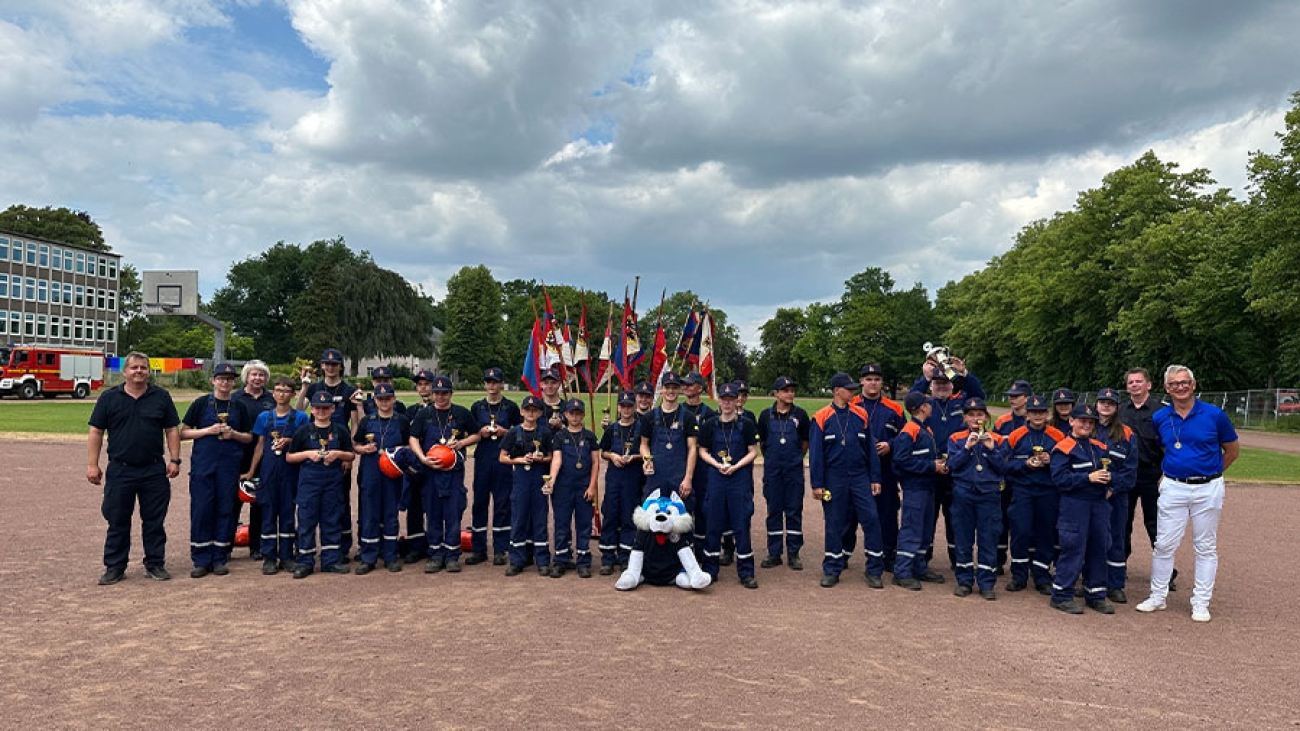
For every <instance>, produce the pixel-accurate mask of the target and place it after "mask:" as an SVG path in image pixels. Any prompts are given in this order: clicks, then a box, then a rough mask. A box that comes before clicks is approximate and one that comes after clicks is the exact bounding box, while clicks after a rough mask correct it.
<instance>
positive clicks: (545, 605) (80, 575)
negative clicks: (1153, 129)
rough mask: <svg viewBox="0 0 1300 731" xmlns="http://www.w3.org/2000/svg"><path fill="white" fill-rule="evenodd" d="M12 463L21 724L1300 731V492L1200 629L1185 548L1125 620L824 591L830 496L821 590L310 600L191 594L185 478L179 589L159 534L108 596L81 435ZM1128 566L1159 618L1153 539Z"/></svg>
mask: <svg viewBox="0 0 1300 731" xmlns="http://www.w3.org/2000/svg"><path fill="white" fill-rule="evenodd" d="M5 413H6V415H7V414H8V413H9V412H7V411H6V412H5ZM188 451H189V450H188V445H187V448H186V453H187V454H186V457H187V458H188ZM0 464H3V465H4V469H3V470H0V495H3V496H4V498H3V505H4V507H5V514H6V519H7V525H8V526H9V536H8V538H7V540H6V541H5V546H6V550H4V551H3V552H0V586H2V587H3V588H4V592H3V598H0V608H2V609H3V616H4V618H5V632H4V633H2V634H0V658H3V662H0V726H3V727H6V728H15V727H20V726H21V727H27V728H93V729H103V728H116V727H122V726H125V727H140V728H163V727H169V728H174V729H178V728H222V729H226V728H231V727H232V726H238V725H247V726H249V727H253V728H344V727H350V728H416V727H419V728H529V729H531V728H606V729H608V728H665V727H675V728H702V727H710V728H717V727H723V728H836V729H844V728H865V727H869V726H874V727H885V728H892V727H903V726H907V727H917V728H952V727H955V728H976V727H980V728H988V727H1023V728H1043V727H1058V726H1061V725H1064V724H1071V725H1074V724H1087V725H1089V726H1090V727H1094V728H1135V727H1140V728H1211V727H1222V728H1260V727H1282V726H1295V725H1297V724H1300V710H1298V707H1297V704H1296V703H1295V701H1294V688H1293V682H1292V681H1293V679H1294V677H1296V675H1297V673H1300V635H1298V634H1297V633H1296V632H1295V627H1294V624H1295V617H1296V612H1295V599H1294V598H1295V597H1296V596H1297V595H1300V574H1298V573H1297V572H1295V571H1293V570H1290V569H1289V568H1287V567H1288V566H1290V563H1289V561H1288V559H1287V558H1286V557H1287V555H1289V554H1288V553H1287V552H1285V550H1281V551H1280V550H1279V548H1284V547H1286V546H1289V545H1290V544H1291V542H1292V537H1293V534H1294V532H1295V531H1294V526H1295V525H1296V524H1297V521H1298V520H1300V490H1297V489H1295V488H1287V487H1275V486H1261V485H1250V484H1243V483H1239V482H1232V483H1230V487H1229V493H1228V502H1227V506H1226V509H1225V511H1224V518H1223V523H1222V526H1221V529H1220V534H1219V545H1220V551H1221V560H1220V568H1219V583H1218V586H1217V588H1216V591H1215V598H1214V604H1213V605H1212V610H1213V612H1214V621H1213V622H1211V623H1209V624H1206V625H1200V624H1194V623H1193V622H1191V620H1190V619H1189V607H1188V596H1189V594H1190V592H1189V591H1188V589H1189V588H1190V576H1189V575H1188V574H1189V573H1190V572H1189V569H1190V568H1191V563H1192V562H1191V556H1190V549H1189V548H1188V547H1187V546H1184V548H1183V550H1182V551H1181V552H1180V554H1179V556H1178V562H1177V564H1178V566H1179V568H1180V569H1182V570H1183V571H1184V579H1183V580H1181V583H1182V586H1181V587H1180V590H1179V591H1178V592H1176V593H1174V594H1173V595H1171V601H1170V608H1169V611H1167V612H1164V613H1158V614H1155V615H1140V614H1138V613H1136V612H1134V611H1133V610H1132V606H1133V603H1130V604H1129V605H1127V606H1121V607H1120V611H1119V613H1118V614H1116V615H1114V616H1103V615H1100V614H1096V613H1094V612H1089V613H1087V614H1085V615H1083V616H1078V617H1075V616H1067V615H1065V614H1062V613H1060V612H1057V611H1054V610H1051V609H1049V608H1048V607H1047V599H1046V598H1045V597H1041V596H1039V595H1037V594H1034V593H1032V592H1027V593H1019V594H1007V593H1005V592H1002V591H999V600H998V601H996V602H987V601H983V600H981V599H980V598H978V597H968V598H964V599H959V598H957V597H954V596H952V594H951V589H952V586H953V584H952V582H951V574H950V573H948V572H947V571H946V566H942V565H941V567H940V568H941V569H943V570H944V573H948V575H949V583H948V584H945V585H942V586H933V585H927V586H926V587H925V589H924V591H921V592H917V593H913V592H909V591H904V590H902V589H899V588H897V587H892V586H888V585H887V586H886V588H885V589H884V590H883V591H873V590H871V589H868V588H867V587H866V585H865V583H864V582H862V581H861V580H860V579H858V578H857V577H858V575H859V574H858V572H860V571H861V568H862V560H861V558H860V557H857V558H855V559H854V560H853V562H852V566H851V568H850V571H849V573H847V574H846V575H845V579H846V580H845V581H843V582H842V583H841V584H840V585H839V586H838V587H836V588H834V589H829V590H828V589H822V588H820V587H818V585H817V581H818V575H819V573H820V572H819V571H817V566H816V564H817V557H818V555H819V553H820V551H819V550H818V549H819V548H820V545H821V525H820V524H821V520H820V509H819V507H818V506H817V505H815V504H813V503H812V502H811V501H809V502H808V503H807V505H806V515H807V517H808V520H807V523H806V528H807V534H808V535H807V537H808V539H809V546H808V548H806V549H805V551H804V555H805V557H806V558H808V559H810V560H809V561H808V563H809V567H808V570H805V571H803V572H794V571H790V570H789V569H787V568H784V567H782V568H776V569H760V570H759V576H758V578H759V582H760V584H761V588H760V589H759V590H758V591H747V590H745V589H743V588H741V587H740V585H739V583H738V582H737V581H736V578H735V574H734V569H733V570H732V572H731V573H728V570H727V569H725V568H724V569H723V572H724V573H723V577H722V581H721V582H720V583H719V584H717V585H715V586H713V587H711V588H709V589H707V590H705V591H704V592H701V593H698V594H689V593H686V592H683V591H681V590H678V589H675V588H653V587H642V588H640V589H638V590H637V591H635V592H631V593H619V592H616V591H615V590H614V589H613V578H614V577H600V576H596V577H594V578H592V579H589V580H584V579H579V578H578V577H577V576H576V575H574V574H572V573H570V574H567V575H566V576H565V577H564V578H562V579H551V578H541V577H538V576H537V575H535V574H524V575H522V576H519V577H514V578H506V577H505V576H503V575H502V570H501V569H500V568H499V567H491V566H474V567H468V568H466V570H465V572H464V573H462V574H460V575H448V574H446V573H441V574H438V575H436V576H426V575H424V574H423V573H421V572H420V571H419V570H418V568H419V567H418V565H416V566H410V567H407V570H406V571H404V572H403V573H400V574H389V573H388V572H386V571H382V570H380V571H377V572H375V573H373V574H370V575H369V576H364V577H358V576H355V575H347V576H325V575H320V574H317V575H314V576H312V577H310V578H308V579H306V580H302V581H294V580H293V579H291V578H290V577H289V576H288V575H286V574H280V575H277V576H272V577H264V576H262V575H261V573H260V570H259V569H260V566H259V565H258V564H255V563H254V562H252V561H250V560H249V559H248V558H247V557H246V556H247V552H246V551H245V550H243V549H239V550H238V552H237V554H236V560H235V561H234V562H233V563H232V572H231V575H230V576H228V577H224V578H223V577H216V576H209V577H207V578H205V579H202V580H193V579H190V578H188V575H187V569H188V561H187V560H186V559H187V555H186V554H187V538H188V536H187V516H188V498H187V491H186V478H185V475H184V474H182V476H181V477H180V478H178V479H177V480H175V481H174V482H173V487H174V495H173V500H172V504H171V511H170V516H169V518H168V522H167V525H168V530H169V541H168V555H169V562H168V565H169V568H170V569H171V571H172V572H173V575H175V576H176V577H177V578H175V579H173V580H172V581H170V582H166V583H159V582H154V581H150V580H149V579H147V578H145V577H144V575H143V568H142V567H141V565H140V564H139V560H140V555H141V554H140V551H139V536H138V523H137V534H136V535H135V536H133V538H134V547H133V549H132V561H133V563H132V566H131V567H130V569H129V571H128V574H127V577H128V578H127V580H126V581H124V582H122V583H121V584H118V585H116V586H111V587H99V586H96V584H95V580H96V578H97V577H98V575H99V574H100V572H101V571H102V566H101V565H100V556H101V550H102V543H103V538H104V523H103V519H102V518H101V517H100V514H99V488H95V487H93V486H91V485H89V484H87V483H86V481H85V479H84V476H83V471H84V442H83V441H82V440H79V439H76V438H73V437H64V438H57V437H37V438H24V439H15V438H13V437H12V435H6V436H4V437H0ZM471 464H472V463H471ZM757 503H758V505H757V510H758V514H757V515H755V519H754V529H753V535H754V536H755V538H756V539H757V540H759V541H760V542H761V540H762V534H763V528H762V525H763V523H762V519H763V504H762V500H761V499H760V500H758V501H757ZM758 550H759V554H760V555H761V554H762V548H761V543H760V545H759V548H758ZM938 563H939V564H946V561H945V560H941V561H939V562H938ZM1131 567H1132V570H1131V584H1130V596H1131V597H1133V599H1134V600H1137V599H1141V598H1142V597H1143V596H1145V591H1144V590H1143V586H1144V584H1145V582H1146V581H1147V578H1148V571H1149V567H1150V552H1149V550H1148V549H1147V548H1146V547H1145V546H1140V547H1139V548H1138V549H1137V550H1136V551H1135V554H1134V556H1133V558H1132V562H1131ZM413 569H414V570H413Z"/></svg>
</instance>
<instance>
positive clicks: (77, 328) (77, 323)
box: [72, 320, 81, 340]
mask: <svg viewBox="0 0 1300 731" xmlns="http://www.w3.org/2000/svg"><path fill="white" fill-rule="evenodd" d="M72 325H73V330H72V339H73V340H81V320H73V321H72Z"/></svg>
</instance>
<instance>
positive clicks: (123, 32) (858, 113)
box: [0, 0, 1300, 344]
mask: <svg viewBox="0 0 1300 731" xmlns="http://www.w3.org/2000/svg"><path fill="white" fill-rule="evenodd" d="M1296 28H1300V3H1295V2H1293V1H1290V0H1282V1H1279V2H1264V1H1255V0H1237V1H1236V2H1222V1H1221V0H1145V1H1143V2H1132V1H1131V0H1075V1H1064V2H1061V1H1058V2H1049V1H1046V0H1023V1H1021V2H1012V1H1007V2H991V1H987V0H971V1H969V2H904V1H898V2H830V1H824V2H811V1H810V2H759V1H756V0H735V1H732V2H705V1H703V0H692V1H691V2H676V1H665V2H654V3H647V2H645V1H644V0H638V1H635V2H623V1H621V0H603V1H601V2H571V1H560V0H519V1H517V2H510V1H502V2H490V1H487V0H465V1H458V0H442V1H435V0H425V1H417V0H405V1H399V0H364V1H362V0H261V1H259V0H227V1H222V0H44V1H38V2H33V1H32V0H24V1H21V2H19V1H17V0H0V68H3V69H4V72H3V73H0V170H2V171H3V175H0V207H3V206H7V205H10V204H12V203H24V204H27V205H32V206H45V205H54V206H69V207H72V208H76V209H83V210H86V211H89V212H90V213H91V215H92V216H94V218H95V219H96V220H97V221H98V222H99V223H100V225H101V226H102V227H103V228H104V231H105V234H106V237H107V239H108V242H109V243H110V244H111V245H112V246H113V248H114V249H115V250H116V251H118V252H120V253H122V254H123V255H124V256H125V257H126V259H127V260H128V261H130V262H132V263H134V264H136V265H137V266H138V267H139V268H141V269H157V268H197V269H199V270H200V272H201V289H202V290H203V291H204V294H210V293H211V291H212V290H213V289H215V288H216V287H218V286H220V285H221V283H222V282H223V281H224V277H225V271H226V269H227V268H228V267H229V265H230V264H231V263H232V262H234V261H237V260H240V259H243V258H245V257H248V256H251V255H255V254H257V253H258V252H260V251H262V250H263V249H265V248H267V247H268V246H269V245H271V244H273V243H275V242H276V241H279V240H284V241H288V242H291V243H298V242H301V243H307V242H310V241H313V240H316V239H320V238H328V237H332V236H335V235H340V234H341V235H343V236H344V237H346V239H347V241H348V242H349V243H350V244H351V245H352V246H354V247H356V248H364V249H368V250H370V251H371V253H372V254H373V255H374V257H375V259H376V260H377V261H378V262H379V263H380V265H382V266H385V267H388V268H391V269H395V270H397V271H400V272H402V273H403V274H405V275H406V276H407V278H408V279H410V280H412V281H413V282H419V283H422V284H423V285H424V286H425V288H426V289H427V290H429V291H431V292H433V293H434V294H435V295H437V296H441V294H442V293H443V291H444V283H445V281H446V279H447V277H448V276H449V275H450V274H451V273H453V272H454V271H455V270H456V269H458V268H460V267H461V266H463V265H466V264H479V263H485V264H487V265H488V266H490V267H491V269H492V271H493V273H494V274H495V275H496V277H497V278H498V279H502V280H505V279H512V278H515V277H524V278H527V277H538V278H544V279H547V280H549V281H557V282H567V283H572V284H574V285H575V286H583V287H588V288H597V289H604V290H607V291H610V292H617V291H621V290H622V287H623V286H624V284H627V283H630V281H631V279H632V275H633V274H640V275H642V280H641V281H642V293H643V295H644V294H645V293H646V292H657V291H658V290H659V289H660V288H661V287H663V286H667V287H668V288H669V291H673V290H676V289H684V288H690V289H693V290H695V291H696V292H698V293H700V294H701V295H702V296H704V297H707V298H709V299H710V300H711V301H712V302H713V303H714V304H716V305H718V306H721V307H722V308H724V309H726V310H727V311H728V313H729V314H730V316H731V318H732V320H733V321H735V322H736V324H737V325H739V326H740V327H741V329H742V337H744V338H745V339H746V340H747V341H749V342H750V343H751V344H752V343H753V342H754V341H755V338H754V328H755V327H756V326H757V325H758V324H761V323H762V321H764V320H765V319H766V318H767V317H769V316H770V315H771V314H772V312H773V311H774V310H775V308H776V307H779V306H791V305H803V304H806V303H808V302H811V301H815V300H819V299H821V300H826V299H834V298H836V297H838V296H839V294H840V292H841V291H842V284H843V281H844V280H845V279H847V278H848V277H849V276H851V275H852V274H854V273H856V272H858V271H860V270H862V269H863V268H865V267H868V266H880V267H884V268H885V269H887V270H889V271H890V272H891V273H892V274H893V276H894V278H895V280H896V281H898V282H900V283H902V284H904V285H907V284H910V283H912V282H916V281H919V282H922V283H923V284H925V285H926V286H927V287H928V288H929V289H930V290H931V293H933V291H934V290H935V289H936V288H938V287H939V286H941V285H942V284H943V283H944V282H946V281H948V280H950V279H955V278H959V277H961V276H962V275H964V274H966V273H968V272H971V271H973V270H975V269H978V268H979V267H981V266H982V265H983V263H984V262H986V261H987V260H988V259H989V258H990V257H992V256H994V255H996V254H998V253H1001V252H1003V251H1005V250H1006V249H1007V248H1009V246H1010V245H1011V242H1012V240H1013V237H1014V235H1015V232H1016V231H1017V230H1018V229H1019V228H1020V227H1021V226H1023V225H1024V224H1026V223H1028V222H1029V221H1032V220H1034V219H1037V218H1041V217H1044V216H1049V215H1051V214H1052V213H1053V212H1054V211H1057V210H1062V209H1066V208H1069V207H1070V206H1071V205H1072V203H1073V200H1074V197H1075V195H1076V194H1077V193H1078V192H1079V191H1080V190H1083V189H1086V188H1089V187H1094V186H1096V185H1097V184H1098V183H1099V182H1100V179H1101V177H1102V176H1103V175H1104V174H1105V173H1107V172H1109V171H1111V170H1113V169H1115V168H1116V167H1119V166H1121V165H1124V164H1126V163H1128V162H1130V161H1132V160H1133V159H1134V158H1136V157H1137V156H1138V155H1140V154H1141V153H1142V152H1143V151H1144V150H1146V149H1155V150H1156V152H1157V154H1159V155H1160V156H1161V157H1162V158H1165V159H1167V160H1173V161H1176V162H1179V163H1181V164H1182V165H1183V167H1184V168H1185V169H1186V168H1191V167H1198V166H1203V167H1208V168H1210V170H1211V171H1212V172H1213V174H1214V176H1215V177H1216V178H1217V179H1218V180H1219V182H1220V183H1221V184H1222V185H1225V186H1229V187H1232V188H1234V189H1235V191H1236V192H1237V193H1238V194H1241V193H1242V192H1243V191H1244V187H1243V186H1244V177H1245V176H1244V169H1245V162H1246V156H1247V154H1248V152H1249V151H1251V150H1256V149H1264V150H1268V151H1273V150H1275V149H1276V147H1277V144H1276V141H1275V139H1274V137H1273V134H1274V133H1275V132H1276V131H1278V130H1280V129H1281V128H1282V115H1283V113H1284V112H1285V110H1286V107H1287V100H1288V96H1289V94H1290V93H1291V92H1292V91H1295V90H1297V88H1300V43H1296V42H1295V38H1294V32H1293V31H1294V30H1295V29H1296ZM652 296H653V295H651V297H652Z"/></svg>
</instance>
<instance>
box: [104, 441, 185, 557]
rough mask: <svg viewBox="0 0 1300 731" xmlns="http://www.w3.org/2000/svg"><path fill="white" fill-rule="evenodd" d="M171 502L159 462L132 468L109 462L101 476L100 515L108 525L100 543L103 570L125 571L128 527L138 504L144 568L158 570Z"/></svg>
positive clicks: (128, 550) (163, 472) (163, 467)
mask: <svg viewBox="0 0 1300 731" xmlns="http://www.w3.org/2000/svg"><path fill="white" fill-rule="evenodd" d="M171 500H172V486H171V481H170V480H168V479H167V467H166V465H165V464H164V463H163V461H162V459H159V460H158V461H157V462H156V463H154V464H151V465H143V466H134V465H128V464H125V463H123V462H111V461H110V462H109V463H108V470H107V471H106V473H105V476H104V501H103V504H102V505H101V507H100V512H101V513H102V514H103V515H104V520H106V521H108V535H107V537H106V538H105V539H104V566H105V567H106V568H109V569H122V570H126V566H127V563H128V561H129V560H130V554H131V523H132V519H133V518H134V516H135V504H136V502H137V501H139V503H140V524H141V535H142V539H143V543H144V565H145V566H159V567H161V566H162V565H163V564H164V562H165V561H166V555H167V531H166V529H165V528H164V527H163V523H164V521H166V519H167V507H168V506H169V505H170V504H171Z"/></svg>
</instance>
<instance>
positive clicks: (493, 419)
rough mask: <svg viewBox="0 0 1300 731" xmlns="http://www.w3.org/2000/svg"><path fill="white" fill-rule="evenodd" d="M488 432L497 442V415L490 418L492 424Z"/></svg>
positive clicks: (489, 424)
mask: <svg viewBox="0 0 1300 731" xmlns="http://www.w3.org/2000/svg"><path fill="white" fill-rule="evenodd" d="M488 431H490V432H492V440H493V441H496V438H497V415H496V414H492V416H491V417H490V422H489V423H488Z"/></svg>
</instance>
